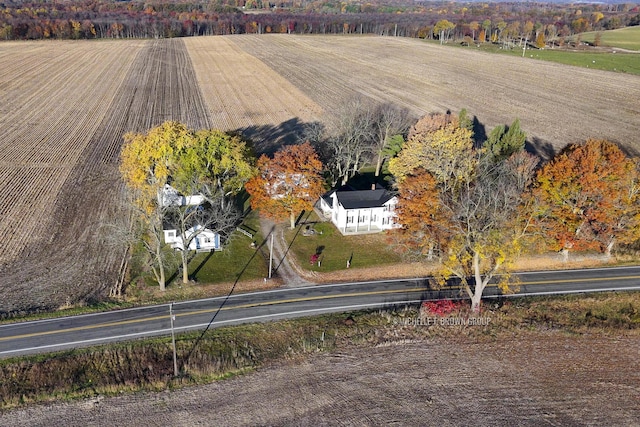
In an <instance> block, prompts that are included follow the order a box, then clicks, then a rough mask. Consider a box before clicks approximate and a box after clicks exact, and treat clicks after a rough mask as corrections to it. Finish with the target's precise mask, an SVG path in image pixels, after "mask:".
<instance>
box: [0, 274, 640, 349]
mask: <svg viewBox="0 0 640 427" xmlns="http://www.w3.org/2000/svg"><path fill="white" fill-rule="evenodd" d="M519 277H520V280H521V285H520V290H519V292H518V293H517V294H516V295H515V296H522V295H545V294H546V295H549V294H566V293H582V292H601V291H611V290H640V266H634V267H617V268H603V269H586V270H563V271H545V272H530V273H522V274H519ZM460 296H461V290H460V288H459V287H458V286H456V285H455V284H451V285H449V286H447V287H445V288H443V289H440V290H433V289H431V288H430V286H429V283H428V279H412V280H387V281H379V282H363V283H348V284H334V285H315V286H308V287H300V288H287V289H277V290H272V291H265V292H255V293H248V294H238V295H231V296H229V297H219V298H209V299H204V300H197V301H186V302H179V303H175V304H174V305H173V310H174V314H175V322H174V328H175V331H176V332H181V331H186V330H196V329H204V328H207V327H219V326H224V325H232V324H240V323H249V322H260V321H270V320H276V319H283V318H293V317H302V316H309V315H315V314H321V313H328V312H346V311H352V310H359V309H365V308H379V307H385V306H394V305H404V304H410V303H418V302H420V301H424V300H428V299H439V298H456V297H460ZM485 296H486V297H487V298H492V297H496V296H499V291H498V289H497V288H496V287H495V286H489V287H488V288H487V289H486V291H485ZM169 333H170V317H169V305H168V304H165V305H157V306H149V307H142V308H135V309H126V310H117V311H111V312H105V313H96V314H88V315H82V316H73V317H64V318H57V319H49V320H40V321H33V322H22V323H15V324H6V325H0V357H3V358H6V357H10V356H17V355H23V354H30V353H43V352H48V351H54V350H61V349H69V348H75V347H81V346H89V345H93V344H100V343H106V342H114V341H123V340H128V339H134V338H140V337H146V336H154V335H167V334H169Z"/></svg>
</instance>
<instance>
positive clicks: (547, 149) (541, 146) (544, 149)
mask: <svg viewBox="0 0 640 427" xmlns="http://www.w3.org/2000/svg"><path fill="white" fill-rule="evenodd" d="M524 149H525V150H526V151H527V152H528V153H531V154H535V155H536V156H538V157H540V158H542V159H543V160H550V159H551V158H552V157H553V156H555V154H556V149H555V147H554V146H553V145H552V144H551V143H550V142H547V141H543V140H541V139H540V138H536V137H533V138H531V140H530V141H529V140H528V139H527V141H526V142H525V144H524Z"/></svg>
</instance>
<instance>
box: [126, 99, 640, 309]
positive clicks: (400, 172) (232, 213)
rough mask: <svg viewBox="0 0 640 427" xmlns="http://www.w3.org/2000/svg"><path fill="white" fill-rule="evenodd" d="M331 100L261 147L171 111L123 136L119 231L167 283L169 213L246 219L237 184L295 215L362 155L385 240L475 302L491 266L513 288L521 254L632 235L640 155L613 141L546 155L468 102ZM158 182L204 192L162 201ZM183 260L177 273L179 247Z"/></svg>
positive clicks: (275, 211)
mask: <svg viewBox="0 0 640 427" xmlns="http://www.w3.org/2000/svg"><path fill="white" fill-rule="evenodd" d="M339 110H340V111H341V112H342V113H340V114H336V115H335V116H334V117H335V118H334V119H333V120H328V121H327V122H326V124H325V125H323V126H321V127H316V128H310V129H309V132H308V133H307V134H306V135H304V137H303V140H301V141H300V143H299V144H293V145H288V146H284V147H281V148H280V149H279V150H278V151H277V152H276V153H274V154H273V156H271V157H270V156H267V155H262V156H261V157H260V158H259V159H257V160H256V158H255V155H254V153H253V152H252V150H251V146H250V143H249V142H248V141H244V140H242V138H240V137H239V136H238V135H234V134H229V133H223V132H220V131H217V130H201V131H192V130H189V129H187V128H186V127H185V126H184V125H182V124H180V123H177V122H167V123H165V124H163V125H161V126H159V127H157V128H154V129H152V130H150V131H149V132H148V133H147V134H128V135H127V136H125V146H124V148H123V150H122V156H121V159H122V162H121V172H122V176H123V179H124V181H125V183H126V185H127V188H128V191H129V194H130V209H131V211H132V212H133V218H134V221H133V223H134V226H131V227H129V230H130V231H129V234H128V236H129V240H127V241H128V242H129V244H138V245H140V246H141V247H143V248H144V251H143V252H144V253H145V254H146V257H147V260H148V265H149V266H150V268H151V269H152V271H153V273H154V277H155V279H156V281H157V282H158V283H159V284H160V286H161V288H162V289H164V286H165V282H166V275H165V273H164V270H165V269H166V267H167V266H166V262H165V258H166V257H167V253H168V252H167V251H166V248H165V245H164V242H163V239H162V228H163V224H165V223H166V222H167V221H168V220H171V221H173V222H174V224H178V226H177V228H178V230H179V233H181V236H182V238H183V239H189V238H194V237H195V236H196V235H197V234H195V235H193V234H189V233H188V232H187V230H188V228H189V227H191V225H193V224H194V223H197V224H199V225H200V227H201V228H200V229H203V228H210V229H212V230H214V231H216V232H219V233H221V235H223V236H224V237H225V238H226V237H228V236H229V235H230V233H231V232H232V231H233V229H234V228H235V226H236V225H237V224H238V223H239V222H240V221H241V219H242V210H238V207H237V204H236V203H234V198H235V196H236V195H238V194H240V193H241V192H242V191H246V193H247V194H248V195H249V196H250V203H251V207H252V208H253V209H257V210H259V212H260V214H261V215H263V216H267V217H269V218H272V219H274V220H276V221H288V222H289V225H290V227H291V228H294V227H295V225H296V223H295V218H297V217H298V216H299V214H300V213H302V212H303V211H308V210H310V209H312V207H313V205H314V203H315V202H316V201H317V200H318V198H319V197H320V196H321V194H323V192H324V191H327V190H328V189H330V188H335V187H339V186H341V185H343V184H345V183H347V182H348V181H349V180H350V179H351V178H353V177H354V176H355V175H356V174H358V171H359V170H361V168H362V166H364V165H371V166H373V167H374V169H375V175H376V176H378V179H379V180H382V176H386V177H387V178H386V179H387V181H388V183H387V185H388V187H389V188H390V189H392V190H393V191H395V192H396V193H397V197H398V200H399V201H398V205H397V209H396V214H397V222H398V223H399V224H401V228H399V229H397V230H393V231H389V232H388V239H389V242H390V245H392V246H393V248H394V249H395V250H397V251H398V252H400V253H402V254H403V255H405V256H407V257H410V258H412V259H414V260H421V261H428V262H433V261H437V264H438V265H439V266H440V268H439V270H438V272H437V274H436V275H435V277H436V280H437V283H438V284H440V285H442V284H444V283H446V282H447V281H448V280H449V279H451V278H457V279H458V280H459V281H460V283H461V284H462V286H463V288H464V289H465V290H466V292H467V293H468V295H469V297H470V299H471V301H472V308H473V309H474V310H479V308H480V301H481V296H482V293H483V291H484V288H485V287H486V286H487V285H488V283H489V282H490V281H491V280H498V286H499V287H500V288H501V289H502V290H503V291H504V292H508V291H509V289H510V287H511V286H513V284H514V283H513V280H512V277H511V276H510V273H511V272H512V270H513V266H514V263H515V261H516V260H517V259H518V257H519V256H521V255H522V254H525V253H540V252H548V251H558V252H560V253H562V254H563V255H564V257H565V259H568V257H569V254H570V252H571V251H582V250H589V251H599V252H602V253H604V254H606V255H607V256H610V255H611V254H612V253H613V251H615V250H616V248H617V247H620V246H622V245H632V244H637V242H638V241H639V239H640V197H639V195H640V162H639V161H638V159H636V158H630V157H628V156H627V155H626V154H625V153H624V152H623V151H622V150H621V149H620V148H619V147H618V146H617V145H616V144H614V143H612V142H609V141H606V140H588V141H585V142H584V143H580V144H570V145H568V146H566V147H564V148H563V149H562V150H560V151H559V152H558V153H557V154H556V155H555V156H553V157H552V158H551V159H549V160H547V161H543V160H542V159H541V158H540V157H538V156H536V155H534V154H531V153H529V152H527V151H526V149H525V143H526V134H525V132H524V131H523V130H522V129H521V127H520V122H519V120H518V119H515V120H514V121H513V122H512V123H511V124H510V125H508V126H507V125H500V126H496V127H495V128H493V129H492V130H490V131H489V132H487V133H486V135H485V134H484V132H476V129H478V128H479V124H478V122H477V120H476V119H475V118H474V117H470V116H469V114H468V113H467V112H466V111H465V110H463V111H461V112H460V113H459V114H457V115H456V114H452V113H451V112H447V113H444V114H429V115H426V116H424V117H422V118H420V119H418V120H416V119H414V118H412V117H411V116H410V115H409V114H408V112H407V111H406V110H404V109H402V108H399V107H397V106H394V105H391V104H375V103H368V102H365V101H362V100H351V101H348V102H346V103H345V104H344V105H343V106H342V107H341V108H339ZM167 184H170V185H171V186H172V187H173V188H175V189H176V190H177V191H179V192H180V193H182V194H185V195H191V194H199V195H201V196H202V197H203V200H204V201H205V202H204V203H202V204H200V205H199V206H198V207H197V208H194V207H193V206H189V205H183V204H172V203H166V201H164V200H163V194H164V193H163V189H164V188H165V186H166V185H167ZM187 246H188V245H184V247H185V248H186V247H187ZM181 260H182V271H183V281H185V282H186V281H187V280H188V271H187V269H188V251H187V250H184V251H182V253H181Z"/></svg>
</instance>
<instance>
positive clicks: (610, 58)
mask: <svg viewBox="0 0 640 427" xmlns="http://www.w3.org/2000/svg"><path fill="white" fill-rule="evenodd" d="M518 54H519V55H520V56H522V52H520V53H518ZM525 56H526V58H530V59H541V60H544V61H553V62H559V63H561V64H567V65H575V66H578V67H585V68H595V69H598V70H605V71H617V72H622V73H629V74H636V75H640V54H635V53H592V52H566V51H559V50H554V49H544V50H528V51H527V53H526V55H525Z"/></svg>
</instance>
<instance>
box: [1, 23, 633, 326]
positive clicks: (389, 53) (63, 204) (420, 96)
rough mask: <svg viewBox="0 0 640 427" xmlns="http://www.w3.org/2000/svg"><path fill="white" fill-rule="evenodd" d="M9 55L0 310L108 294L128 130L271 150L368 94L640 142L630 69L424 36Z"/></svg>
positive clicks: (45, 45) (139, 45) (206, 41)
mask: <svg viewBox="0 0 640 427" xmlns="http://www.w3.org/2000/svg"><path fill="white" fill-rule="evenodd" d="M0 63H2V64H3V67H1V69H0V182H1V183H2V185H3V187H4V197H3V198H2V200H1V201H0V233H1V235H2V236H3V245H2V249H0V286H1V287H2V289H1V291H2V294H3V298H2V300H1V301H0V314H2V313H8V312H19V311H27V310H41V309H52V308H56V307H58V306H61V305H64V304H69V303H76V302H81V301H87V300H91V299H99V298H101V297H103V296H104V295H106V294H107V293H108V289H109V288H110V287H111V286H113V284H114V283H115V281H116V279H117V276H118V272H119V270H120V268H121V265H122V260H123V257H124V255H125V254H124V252H123V251H122V250H114V249H111V248H110V247H108V246H106V240H107V237H108V234H109V229H108V227H105V224H109V223H113V222H115V218H116V217H119V216H121V215H123V214H122V212H121V211H119V210H118V209H117V207H118V201H119V199H120V197H121V192H122V191H121V190H122V186H121V185H120V184H119V178H118V171H117V166H118V164H117V161H118V153H119V150H120V146H121V143H122V136H123V135H124V133H126V132H128V131H139V132H142V131H146V130H148V129H149V128H150V127H153V126H155V125H158V124H160V123H162V122H164V121H166V120H180V121H183V122H185V123H187V125H188V126H190V127H193V128H204V127H217V128H221V129H223V130H235V131H241V132H243V133H244V134H245V135H246V136H248V137H251V138H253V139H254V140H255V143H256V146H257V148H258V151H260V152H268V151H272V150H274V149H275V148H276V147H277V146H278V145H279V144H282V143H284V142H289V141H294V140H295V139H296V137H297V135H299V134H300V131H301V130H302V129H303V127H304V126H305V124H308V123H310V122H314V121H321V120H322V118H323V115H325V114H331V112H332V109H333V107H334V106H335V105H338V104H339V103H340V102H341V101H342V100H343V99H344V98H345V97H353V96H359V95H360V96H365V97H370V98H373V99H375V100H378V101H389V102H393V103H397V104H399V105H402V106H406V107H407V108H409V109H410V110H411V111H412V112H413V113H415V114H416V115H421V114H424V113H427V112H434V111H437V112H442V111H445V110H447V109H451V110H452V111H457V110H459V109H461V108H467V109H468V111H469V112H470V113H471V114H474V115H476V116H477V118H478V120H479V121H480V122H481V123H482V124H484V125H486V126H488V127H492V126H494V125H496V124H508V123H510V122H511V121H512V120H513V119H514V118H516V117H519V118H520V119H521V123H522V127H523V129H524V130H525V131H526V132H527V133H528V135H529V140H530V142H531V143H532V144H533V147H534V148H536V149H538V150H539V151H540V152H541V153H548V152H549V151H550V150H553V149H557V148H559V147H561V146H563V145H564V144H566V143H568V142H572V141H581V140H584V139H586V138H588V137H598V138H601V137H602V138H605V137H606V138H609V139H612V140H614V141H618V142H620V143H622V144H624V145H625V146H626V147H628V148H629V149H632V150H635V149H636V148H637V145H638V144H639V143H640V142H639V141H638V139H637V130H638V128H640V104H638V103H637V100H638V99H640V84H638V77H637V76H630V75H624V74H614V73H607V72H601V71H596V70H588V69H579V68H573V67H567V66H563V65H558V64H552V63H546V62H539V61H534V60H530V59H528V58H513V57H507V56H498V55H490V54H486V53H481V52H475V51H473V50H469V49H451V48H448V47H442V46H437V45H431V44H426V43H424V42H422V41H420V40H412V39H402V38H383V37H338V36H327V37H325V36H317V37H316V36H314V37H309V36H293V35H269V36H264V35H263V36H257V35H247V36H228V37H227V36H225V37H222V36H220V37H207V38H189V39H179V40H177V39H174V40H147V41H144V40H135V41H130V40H113V41H65V42H62V41H52V42H7V43H1V44H0Z"/></svg>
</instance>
